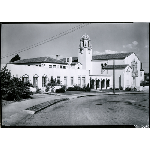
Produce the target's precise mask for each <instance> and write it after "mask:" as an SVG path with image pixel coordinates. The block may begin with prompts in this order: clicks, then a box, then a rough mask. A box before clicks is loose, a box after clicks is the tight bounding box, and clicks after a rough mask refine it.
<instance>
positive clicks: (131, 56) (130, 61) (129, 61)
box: [125, 53, 140, 87]
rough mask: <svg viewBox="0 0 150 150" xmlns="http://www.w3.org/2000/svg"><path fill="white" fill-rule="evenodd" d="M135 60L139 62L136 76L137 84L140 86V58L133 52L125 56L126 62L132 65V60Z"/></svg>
mask: <svg viewBox="0 0 150 150" xmlns="http://www.w3.org/2000/svg"><path fill="white" fill-rule="evenodd" d="M133 60H135V62H137V70H138V77H136V86H137V87H140V61H139V58H138V57H137V56H136V55H135V54H134V53H132V54H131V55H130V56H128V57H126V58H125V64H129V66H131V63H132V61H133Z"/></svg>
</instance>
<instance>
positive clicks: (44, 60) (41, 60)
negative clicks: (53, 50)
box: [12, 57, 67, 64]
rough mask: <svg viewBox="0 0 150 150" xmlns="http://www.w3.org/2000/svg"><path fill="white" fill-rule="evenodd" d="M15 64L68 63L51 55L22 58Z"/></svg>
mask: <svg viewBox="0 0 150 150" xmlns="http://www.w3.org/2000/svg"><path fill="white" fill-rule="evenodd" d="M12 63H13V64H28V63H57V64H67V63H65V62H64V61H62V60H57V59H54V58H51V57H37V58H29V59H22V60H18V61H15V62H12Z"/></svg>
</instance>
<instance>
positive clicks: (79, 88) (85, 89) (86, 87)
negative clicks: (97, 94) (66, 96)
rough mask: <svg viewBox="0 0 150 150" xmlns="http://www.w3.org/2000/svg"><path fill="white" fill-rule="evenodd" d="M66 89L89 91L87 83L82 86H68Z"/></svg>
mask: <svg viewBox="0 0 150 150" xmlns="http://www.w3.org/2000/svg"><path fill="white" fill-rule="evenodd" d="M67 91H85V92H86V91H88V92H90V91H91V89H90V87H89V84H88V85H87V86H84V87H83V88H81V87H80V86H77V85H75V86H74V87H68V89H67Z"/></svg>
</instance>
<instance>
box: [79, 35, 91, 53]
mask: <svg viewBox="0 0 150 150" xmlns="http://www.w3.org/2000/svg"><path fill="white" fill-rule="evenodd" d="M90 41H91V40H90V37H89V36H88V35H86V34H85V35H83V36H82V37H81V39H80V45H79V50H80V51H79V52H80V53H81V54H82V53H83V52H84V49H85V48H87V49H88V51H89V53H90V52H91V49H92V45H91V43H90Z"/></svg>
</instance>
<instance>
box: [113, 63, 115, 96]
mask: <svg viewBox="0 0 150 150" xmlns="http://www.w3.org/2000/svg"><path fill="white" fill-rule="evenodd" d="M113 93H114V94H115V60H113Z"/></svg>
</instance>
